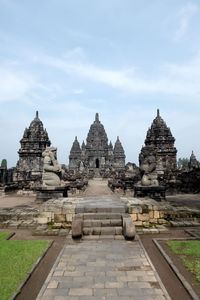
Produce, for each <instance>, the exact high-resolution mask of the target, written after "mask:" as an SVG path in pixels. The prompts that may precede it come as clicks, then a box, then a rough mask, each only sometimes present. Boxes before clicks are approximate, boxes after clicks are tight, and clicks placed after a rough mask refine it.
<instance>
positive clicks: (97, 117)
mask: <svg viewBox="0 0 200 300" xmlns="http://www.w3.org/2000/svg"><path fill="white" fill-rule="evenodd" d="M95 121H96V122H99V114H98V113H96V116H95Z"/></svg>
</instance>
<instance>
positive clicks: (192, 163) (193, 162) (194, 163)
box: [188, 151, 200, 171]
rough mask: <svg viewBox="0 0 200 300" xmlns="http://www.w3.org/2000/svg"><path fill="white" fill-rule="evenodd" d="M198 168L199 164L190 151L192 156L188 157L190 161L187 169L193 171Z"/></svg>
mask: <svg viewBox="0 0 200 300" xmlns="http://www.w3.org/2000/svg"><path fill="white" fill-rule="evenodd" d="M199 167H200V163H199V162H198V160H197V159H196V156H195V155H194V152H193V151H192V154H191V156H190V160H189V163H188V168H189V170H190V171H191V170H194V169H198V168H199Z"/></svg>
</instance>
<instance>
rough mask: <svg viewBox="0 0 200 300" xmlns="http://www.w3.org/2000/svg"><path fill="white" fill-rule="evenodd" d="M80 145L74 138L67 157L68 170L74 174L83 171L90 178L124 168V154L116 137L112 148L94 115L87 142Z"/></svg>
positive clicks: (102, 127) (97, 118)
mask: <svg viewBox="0 0 200 300" xmlns="http://www.w3.org/2000/svg"><path fill="white" fill-rule="evenodd" d="M86 141H87V142H86V144H85V142H83V143H82V146H81V147H80V144H79V142H78V140H77V137H75V140H74V143H73V145H72V148H71V151H70V155H69V169H70V170H71V171H74V172H78V171H83V172H85V173H86V174H88V175H91V176H94V175H95V176H99V175H101V176H103V175H104V174H105V173H106V172H108V173H109V171H111V170H123V169H124V168H125V153H124V149H123V146H122V144H121V142H120V140H119V137H117V141H116V143H115V146H114V148H113V146H112V143H111V142H110V143H109V144H108V138H107V134H106V132H105V129H104V126H103V125H102V124H101V122H100V121H99V115H98V113H96V116H95V121H94V123H93V124H92V125H91V126H90V130H89V132H88V136H87V140H86Z"/></svg>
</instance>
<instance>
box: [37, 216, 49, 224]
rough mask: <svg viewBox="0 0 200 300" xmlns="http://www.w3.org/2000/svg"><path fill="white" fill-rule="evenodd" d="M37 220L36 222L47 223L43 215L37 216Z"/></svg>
mask: <svg viewBox="0 0 200 300" xmlns="http://www.w3.org/2000/svg"><path fill="white" fill-rule="evenodd" d="M37 222H38V224H47V223H48V218H45V217H43V218H40V217H39V218H37Z"/></svg>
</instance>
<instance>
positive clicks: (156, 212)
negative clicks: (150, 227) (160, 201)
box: [153, 210, 160, 219]
mask: <svg viewBox="0 0 200 300" xmlns="http://www.w3.org/2000/svg"><path fill="white" fill-rule="evenodd" d="M153 215H154V218H155V219H159V218H160V212H159V211H158V210H155V211H154V214H153Z"/></svg>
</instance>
